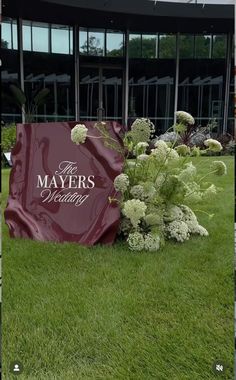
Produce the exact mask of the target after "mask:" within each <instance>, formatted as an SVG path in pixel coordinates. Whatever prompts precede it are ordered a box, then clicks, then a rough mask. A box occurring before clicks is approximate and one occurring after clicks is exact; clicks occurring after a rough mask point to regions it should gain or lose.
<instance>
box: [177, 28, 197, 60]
mask: <svg viewBox="0 0 236 380" xmlns="http://www.w3.org/2000/svg"><path fill="white" fill-rule="evenodd" d="M193 50H194V36H193V35H190V34H186V35H181V36H180V41H179V54H180V58H193V52H194V51H193Z"/></svg>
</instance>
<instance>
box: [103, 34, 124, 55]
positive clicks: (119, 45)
mask: <svg viewBox="0 0 236 380" xmlns="http://www.w3.org/2000/svg"><path fill="white" fill-rule="evenodd" d="M106 48H107V51H106V55H107V56H109V57H120V56H123V55H124V34H123V33H121V32H116V31H107V46H106Z"/></svg>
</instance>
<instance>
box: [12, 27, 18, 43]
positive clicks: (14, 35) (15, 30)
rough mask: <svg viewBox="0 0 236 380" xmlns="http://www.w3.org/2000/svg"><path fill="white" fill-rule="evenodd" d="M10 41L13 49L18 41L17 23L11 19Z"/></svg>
mask: <svg viewBox="0 0 236 380" xmlns="http://www.w3.org/2000/svg"><path fill="white" fill-rule="evenodd" d="M12 42H13V49H15V50H16V49H17V48H18V42H17V25H16V22H14V21H13V23H12Z"/></svg>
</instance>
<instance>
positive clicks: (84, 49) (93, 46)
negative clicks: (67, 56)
mask: <svg viewBox="0 0 236 380" xmlns="http://www.w3.org/2000/svg"><path fill="white" fill-rule="evenodd" d="M99 45H100V40H99V39H98V38H96V37H94V36H90V37H89V40H88V45H87V42H85V43H84V45H83V46H81V50H80V52H81V54H89V55H103V49H102V48H101V47H100V46H99Z"/></svg>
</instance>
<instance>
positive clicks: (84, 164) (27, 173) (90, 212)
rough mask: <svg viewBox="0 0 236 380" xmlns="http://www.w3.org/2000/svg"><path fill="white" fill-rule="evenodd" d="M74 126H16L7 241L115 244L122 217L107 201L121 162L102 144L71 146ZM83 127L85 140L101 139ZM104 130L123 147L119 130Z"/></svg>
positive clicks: (90, 127) (91, 142) (112, 127)
mask: <svg viewBox="0 0 236 380" xmlns="http://www.w3.org/2000/svg"><path fill="white" fill-rule="evenodd" d="M76 124H77V123H76V122H70V123H39V124H18V125H17V142H16V145H15V147H14V148H13V150H12V162H13V167H12V171H11V176H10V195H9V198H8V204H7V208H6V210H5V220H6V223H7V225H8V227H9V231H10V236H11V237H23V238H32V239H35V240H40V241H45V240H52V241H60V242H62V241H73V242H78V243H81V244H85V245H93V244H96V243H103V244H104V243H112V242H113V241H114V239H115V236H116V233H117V228H118V225H119V217H120V214H119V207H118V206H117V204H116V203H114V202H113V203H109V200H108V198H109V197H114V196H115V195H116V192H115V189H114V187H113V180H114V178H115V177H116V176H117V175H118V174H120V173H121V171H122V166H123V159H122V157H121V155H120V154H119V153H117V152H116V151H114V150H112V149H110V148H107V147H105V146H104V145H103V141H102V139H98V138H96V139H93V138H90V137H87V139H86V141H85V143H84V144H82V145H76V144H74V143H73V142H72V141H71V129H72V128H73V127H74V126H75V125H76ZM84 124H85V125H86V127H87V128H88V135H93V136H97V137H98V136H99V132H98V130H97V129H96V128H94V127H93V123H89V122H87V123H84ZM107 126H108V127H109V129H110V132H111V134H112V137H113V138H115V139H116V140H117V141H118V142H119V143H120V144H122V141H121V138H120V136H119V134H120V132H121V128H122V127H121V126H120V125H119V124H117V123H107Z"/></svg>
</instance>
